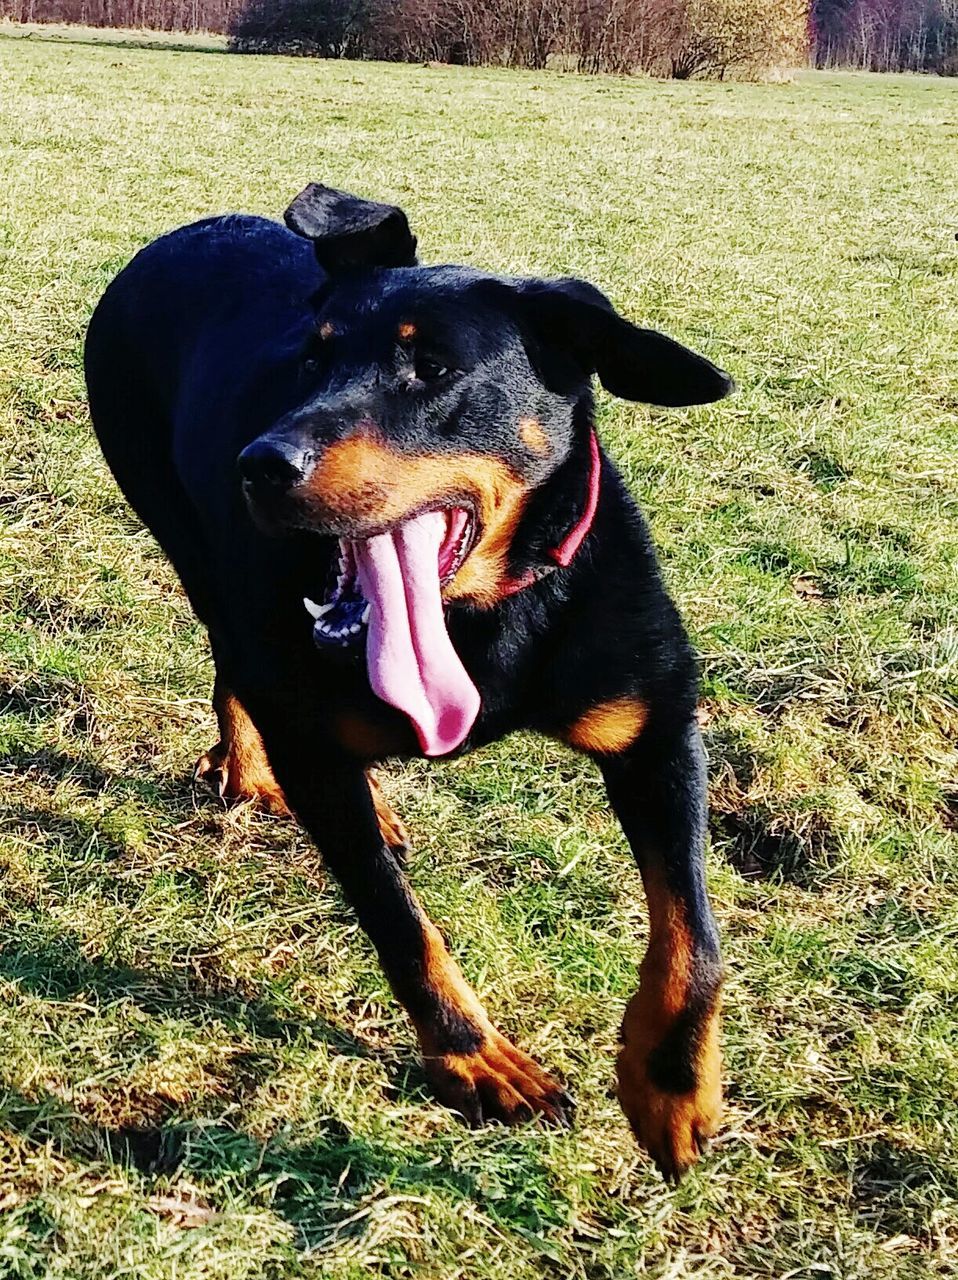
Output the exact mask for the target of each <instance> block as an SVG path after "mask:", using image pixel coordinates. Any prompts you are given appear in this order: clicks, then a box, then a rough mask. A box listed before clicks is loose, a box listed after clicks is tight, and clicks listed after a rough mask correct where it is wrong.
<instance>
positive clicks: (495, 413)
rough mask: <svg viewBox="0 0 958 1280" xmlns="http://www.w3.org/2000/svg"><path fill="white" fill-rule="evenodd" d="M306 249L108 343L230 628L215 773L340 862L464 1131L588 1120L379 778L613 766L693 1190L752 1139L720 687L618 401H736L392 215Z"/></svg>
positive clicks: (146, 278)
mask: <svg viewBox="0 0 958 1280" xmlns="http://www.w3.org/2000/svg"><path fill="white" fill-rule="evenodd" d="M285 223H286V225H285V226H283V225H281V224H280V223H278V222H273V221H270V220H268V219H265V218H259V217H252V216H245V215H229V216H224V217H217V218H211V219H207V220H204V221H201V222H197V223H194V224H192V225H190V226H186V227H182V228H180V229H179V230H176V231H173V232H172V233H170V234H169V235H166V236H164V237H162V238H160V239H159V240H156V241H154V242H153V243H152V244H150V245H148V246H147V247H146V248H144V249H143V250H142V251H141V252H140V253H139V254H138V255H137V256H136V257H135V258H134V259H133V261H132V262H131V263H130V264H129V265H128V266H127V267H125V268H124V269H123V270H122V271H121V272H120V274H119V275H118V276H117V277H116V279H115V280H114V281H113V282H112V283H111V284H110V285H109V287H108V288H107V290H106V292H105V294H104V295H103V297H102V299H101V301H100V302H99V304H98V306H97V308H96V310H95V313H94V315H93V317H92V319H91V322H90V326H89V331H88V334H87V340H86V347H85V369H86V379H87V386H88V390H89V401H90V411H91V416H92V420H93V424H94V429H95V431H96V434H97V437H98V439H99V442H100V445H101V447H102V450H103V453H104V455H105V457H106V460H107V462H108V464H109V466H110V468H111V470H112V471H113V474H114V476H115V477H116V480H117V481H118V483H119V485H120V488H121V489H122V491H123V493H124V494H125V496H126V498H127V500H128V501H129V503H130V504H131V506H132V507H133V508H134V509H135V511H136V512H137V513H138V515H139V516H140V518H141V519H142V520H143V522H144V523H145V524H146V525H147V526H148V527H149V528H150V529H151V530H152V532H153V534H154V535H155V536H156V538H157V540H158V541H159V543H160V545H161V547H162V548H163V550H164V551H165V553H166V555H167V556H168V557H169V559H170V560H171V562H172V564H173V566H174V568H175V569H176V572H177V574H178V575H179V578H180V580H181V582H182V584H183V587H184V589H185V591H186V594H187V596H188V598H189V600H190V603H191V604H192V607H193V609H194V610H195V612H196V614H197V616H198V617H199V618H200V620H201V621H202V622H203V623H204V624H205V626H206V628H207V630H208V632H209V636H210V641H211V647H212V652H213V658H214V662H215V667H216V675H215V684H214V690H213V705H214V708H215V711H216V715H217V718H218V723H219V732H220V738H219V742H218V744H217V745H216V746H215V747H214V748H212V750H211V751H209V752H208V753H207V754H206V755H205V756H204V757H203V758H202V759H201V760H200V762H199V765H198V766H197V772H198V774H199V775H200V776H205V777H206V779H207V781H209V782H211V783H212V784H214V785H215V787H216V789H217V790H218V791H219V793H220V794H221V795H222V796H224V797H226V798H239V797H255V798H257V799H258V800H260V801H261V802H262V803H264V804H265V805H266V806H267V807H268V808H270V809H273V810H274V811H283V810H286V809H288V810H289V811H291V812H292V814H294V815H295V817H296V818H297V819H298V821H299V822H300V823H301V824H302V825H303V827H304V828H305V829H306V831H307V832H308V834H309V835H310V836H311V837H312V839H313V840H314V841H315V842H316V844H317V846H318V847H319V849H320V851H321V853H322V855H323V858H324V861H325V863H326V865H327V866H328V868H329V869H330V871H331V872H332V874H333V875H334V876H335V877H336V878H337V879H338V881H339V883H340V884H341V886H342V889H343V891H344V893H345V895H346V898H347V899H348V901H349V903H350V904H351V906H352V909H353V910H354V911H355V914H356V916H357V917H358V920H359V923H360V925H361V926H362V928H363V929H364V930H365V932H366V933H367V934H368V935H369V937H370V939H371V940H372V942H373V944H374V946H375V948H376V951H377V953H378V955H379V958H380V961H381V963H382V965H383V968H384V970H385V973H386V975H387V977H388V979H389V983H390V985H391V987H392V990H393V991H394V992H395V994H396V996H397V997H398V999H399V1000H400V1001H401V1002H402V1004H403V1005H404V1006H405V1008H406V1010H407V1011H408V1013H409V1016H410V1018H411V1020H412V1022H413V1024H414V1026H415V1029H416V1032H417V1035H418V1040H419V1044H420V1047H421V1051H422V1055H423V1060H424V1064H425V1069H426V1073H427V1076H428V1079H429V1081H430V1084H431V1087H432V1088H433V1090H434V1092H435V1094H436V1095H437V1096H438V1098H439V1099H440V1100H441V1101H442V1102H443V1103H445V1104H446V1105H447V1106H449V1107H451V1108H453V1109H455V1110H456V1111H457V1112H459V1113H461V1115H462V1116H463V1117H464V1118H465V1119H466V1121H468V1122H469V1123H473V1124H477V1123H480V1122H482V1121H486V1120H498V1121H502V1122H505V1123H515V1122H518V1121H521V1120H524V1119H527V1118H530V1117H540V1118H542V1119H544V1120H546V1121H551V1122H559V1123H562V1122H566V1121H568V1119H569V1118H570V1114H571V1109H572V1104H571V1101H570V1099H569V1097H568V1095H567V1094H566V1092H565V1091H564V1089H563V1087H562V1086H561V1085H560V1084H559V1083H558V1082H557V1081H556V1080H555V1079H553V1077H552V1076H550V1075H549V1074H548V1073H547V1072H546V1071H545V1070H544V1069H543V1068H542V1067H540V1066H539V1065H538V1064H537V1063H536V1062H534V1061H533V1060H532V1058H530V1057H529V1056H528V1055H527V1054H525V1053H524V1052H523V1051H522V1050H521V1049H519V1048H517V1047H516V1046H515V1045H513V1044H512V1043H510V1041H509V1040H507V1039H506V1038H505V1037H504V1036H503V1035H501V1034H500V1032H499V1031H497V1030H496V1028H495V1026H494V1025H493V1024H492V1022H491V1021H490V1018H489V1017H488V1015H487V1013H486V1012H485V1010H484V1008H483V1006H482V1004H481V1003H480V1001H479V999H478V997H477V996H476V995H475V994H474V993H473V991H472V990H471V989H470V988H469V986H468V984H467V983H466V981H465V979H464V978H463V976H462V973H461V972H460V970H459V968H458V967H457V965H456V963H455V962H454V960H453V959H452V957H451V956H450V954H449V952H448V950H447V948H446V945H445V943H444V941H443V938H442V936H441V935H440V932H439V930H438V929H437V928H436V927H435V925H433V924H432V922H431V921H430V920H429V918H428V917H427V916H426V914H425V913H424V911H423V909H422V907H421V906H420V905H419V903H418V901H417V899H416V897H415V896H414V894H413V891H412V889H411V888H410V885H409V882H408V880H407V878H406V874H405V869H404V861H405V856H404V855H405V848H406V835H405V831H404V829H403V826H402V823H401V821H400V820H399V819H398V818H397V817H396V816H395V815H394V814H393V813H392V812H391V811H390V809H389V807H388V806H387V804H386V803H385V801H384V799H383V797H382V795H381V793H380V791H379V789H378V787H377V785H376V783H375V775H374V772H373V769H374V766H375V765H376V764H377V763H378V762H380V761H382V760H384V759H388V758H410V757H418V756H427V757H439V758H443V757H450V756H453V755H457V754H459V753H462V752H465V751H469V750H471V749H473V748H475V747H480V746H483V745H485V744H486V743H490V742H493V741H496V740H497V739H500V738H502V737H503V736H504V735H506V734H508V733H511V732H513V731H515V730H534V731H538V732H539V733H543V734H548V735H551V736H552V737H553V738H556V739H559V740H561V741H562V742H564V743H567V744H568V745H569V746H571V747H572V748H574V749H576V750H577V751H579V752H584V753H585V754H586V755H588V756H590V757H592V759H593V760H594V761H595V762H596V764H597V765H598V767H599V769H600V770H601V773H602V776H603V778H604V781H605V786H606V789H607V793H608V797H609V802H610V804H611V806H612V808H613V810H614V811H615V813H616V815H617V816H618V818H619V820H620V822H621V825H622V828H623V830H624V832H625V835H626V837H627V840H628V842H629V845H630V847H631V849H632V851H633V853H634V855H635V858H636V860H637V862H638V865H639V868H640V870H641V874H642V879H643V883H644V888H645V892H646V896H647V899H648V908H649V920H650V935H649V943H648V948H647V951H646V954H645V957H644V959H643V961H642V965H641V975H640V982H639V985H638V990H637V992H636V994H635V995H634V996H633V997H632V999H631V1000H630V1001H629V1003H628V1005H627V1007H626V1009H625V1014H624V1020H623V1024H622V1034H621V1042H622V1043H621V1050H620V1053H619V1056H618V1059H617V1064H616V1073H617V1081H618V1085H617V1093H618V1097H619V1099H620V1102H621V1105H622V1108H623V1110H624V1112H625V1115H626V1117H627V1118H628V1121H629V1123H630V1124H631V1127H632V1130H633V1132H634V1133H635V1136H636V1138H637V1139H638V1141H639V1143H640V1144H641V1145H642V1146H643V1147H644V1148H645V1149H646V1150H647V1151H648V1152H649V1153H650V1155H651V1156H652V1158H653V1159H654V1161H655V1163H656V1164H657V1166H658V1168H659V1169H660V1170H661V1172H662V1173H663V1174H664V1175H665V1176H666V1177H667V1178H669V1179H677V1178H679V1177H680V1176H681V1175H682V1173H683V1172H684V1171H685V1170H686V1169H687V1168H688V1167H689V1166H690V1165H691V1164H692V1163H693V1162H694V1161H695V1160H696V1158H697V1157H698V1155H699V1154H700V1152H701V1150H702V1149H703V1148H704V1146H705V1144H706V1141H707V1139H708V1138H709V1136H710V1135H711V1134H713V1133H714V1131H715V1128H716V1125H717V1123H718V1120H719V1116H720V1110H721V1062H720V1050H719V1005H720V988H721V983H722V963H721V958H720V948H719V941H718V936H717V931H716V926H715V922H714V919H713V915H712V911H711V908H710V905H709V901H708V897H707V894H706V886H705V875H704V866H703V856H704V843H705V832H706V767H705V759H704V753H703V748H702V744H701V740H700V734H699V729H698V722H697V718H696V705H697V698H698V689H697V683H698V677H697V669H696V663H695V658H694V655H693V652H692V650H691V647H690V644H689V641H688V639H687V637H686V633H685V631H684V629H683V626H682V623H681V621H680V618H679V616H678V613H677V611H676V609H675V607H674V606H673V604H672V603H671V601H670V599H669V597H668V595H667V594H666V591H665V588H664V586H663V583H662V580H661V577H660V573H659V569H658V566H657V560H656V556H655V552H654V549H653V546H652V543H651V540H650V536H649V533H648V530H647V527H646V525H645V523H644V521H643V518H642V516H641V514H640V512H639V510H638V508H637V506H636V504H635V502H634V501H633V499H632V498H631V496H630V495H629V493H628V491H627V488H626V486H625V484H624V482H623V480H622V477H621V476H620V474H619V472H618V470H617V469H616V467H615V465H614V464H613V462H612V461H610V459H609V457H608V456H607V454H606V452H605V450H604V449H603V447H602V445H601V443H600V441H599V439H598V437H597V434H596V428H595V424H594V416H595V415H594V403H593V392H592V378H593V375H596V376H597V377H598V379H599V381H600V382H601V383H602V385H603V386H604V387H605V388H606V389H607V390H608V391H609V392H611V393H612V394H613V395H616V396H620V397H624V398H625V399H628V400H634V401H645V402H648V403H651V404H656V405H663V406H679V405H691V404H704V403H708V402H710V401H715V400H718V399H720V398H721V397H723V396H725V395H727V394H728V393H729V392H730V390H731V389H732V382H731V380H730V378H729V376H728V375H727V374H726V373H724V372H722V370H720V369H719V368H717V367H716V366H715V365H714V364H712V363H710V362H709V361H708V360H706V359H705V358H703V357H702V356H700V355H697V354H695V353H693V352H692V351H689V350H688V349H686V348H685V347H683V346H681V345H679V344H678V343H677V342H674V341H672V340H671V339H670V338H668V337H665V336H664V335H662V334H659V333H656V332H654V331H651V330H646V329H640V328H637V327H635V326H634V325H632V324H631V323H629V321H628V320H626V319H624V318H623V317H622V316H620V315H619V314H618V313H617V312H616V311H615V309H614V308H613V306H612V305H611V303H610V302H609V301H608V299H607V298H606V297H605V296H604V295H603V294H602V293H601V292H600V291H599V290H598V289H596V288H594V287H593V286H591V285H589V284H587V283H585V282H584V281H581V280H578V279H571V278H569V279H556V280H545V279H527V278H511V277H502V276H494V275H489V274H485V273H483V272H481V271H478V270H473V269H471V268H467V267H463V266H421V265H419V264H418V261H417V256H416V239H415V237H414V236H413V234H412V232H411V230H410V227H409V222H408V219H407V217H406V215H405V213H404V212H403V211H402V210H401V209H399V208H396V207H394V206H390V205H384V204H379V203H376V202H374V201H370V200H365V199H360V198H359V197H357V196H353V195H349V194H347V193H345V192H341V191H336V190H333V189H331V188H328V187H325V186H322V185H320V184H316V183H314V184H311V185H310V186H308V187H307V188H306V189H305V190H304V191H303V192H302V193H301V194H300V195H299V196H298V197H297V198H296V199H295V200H294V201H293V203H292V205H291V206H290V208H289V209H288V210H287V212H286V215H285Z"/></svg>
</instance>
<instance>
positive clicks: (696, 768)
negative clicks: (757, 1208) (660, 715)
mask: <svg viewBox="0 0 958 1280" xmlns="http://www.w3.org/2000/svg"><path fill="white" fill-rule="evenodd" d="M599 763H600V766H601V768H602V772H603V774H604V777H605V781H606V787H607V789H608V793H609V799H610V800H611V803H612V807H613V808H614V810H615V812H616V814H617V816H618V818H619V820H620V822H621V823H622V827H623V829H624V831H625V834H626V837H627V839H628V841H629V844H630V846H631V848H632V852H633V854H634V855H635V858H636V861H637V862H638V864H639V869H640V871H641V873H642V880H643V883H644V885H645V892H646V897H647V898H648V905H649V943H648V949H647V951H646V954H645V958H644V960H643V961H642V967H641V980H640V984H639V989H638V991H637V992H636V994H635V995H634V996H633V997H632V999H631V1000H630V1001H629V1004H628V1006H627V1008H626V1012H625V1018H624V1021H623V1024H622V1041H623V1044H622V1049H621V1052H620V1054H619V1059H618V1063H617V1072H618V1079H619V1099H620V1101H621V1103H622V1108H623V1110H624V1111H625V1114H626V1116H627V1117H628V1120H629V1123H630V1124H631V1126H632V1129H633V1131H634V1133H635V1135H636V1137H637V1138H638V1140H639V1142H640V1143H641V1144H642V1145H643V1146H644V1147H645V1148H646V1150H648V1151H649V1153H650V1154H651V1155H652V1157H653V1159H654V1160H655V1162H656V1164H657V1165H658V1167H659V1169H660V1170H661V1171H662V1173H663V1174H664V1175H665V1176H666V1177H667V1178H670V1179H678V1178H679V1177H680V1176H681V1175H682V1173H684V1171H685V1170H686V1169H687V1168H688V1166H689V1165H690V1164H692V1163H693V1162H694V1161H695V1160H696V1158H697V1157H698V1155H699V1153H700V1151H701V1150H702V1149H703V1147H704V1145H705V1142H706V1140H707V1139H708V1138H709V1136H710V1135H711V1134H712V1133H714V1131H715V1128H716V1126H717V1124H718V1120H719V1116H720V1112H721V1101H722V1084H721V1056H720V1052H719V1042H718V1031H719V990H720V987H721V982H722V965H721V959H720V954H719V945H718V937H717V933H716V928H715V921H714V919H713V917H712V911H711V908H710V906H709V901H708V896H707V893H706V887H705V869H704V861H703V854H704V844H705V829H706V771H705V755H704V751H703V749H702V743H701V739H700V735H699V731H698V727H697V725H696V724H695V723H694V722H693V723H690V724H688V725H686V726H684V727H683V728H681V729H679V730H678V731H676V732H672V733H669V732H663V731H662V730H661V729H659V730H655V729H653V728H652V726H651V725H650V726H649V727H648V728H647V729H646V730H645V731H644V732H643V733H642V734H640V736H639V737H638V738H637V740H636V741H634V742H633V743H632V744H631V745H630V746H629V747H628V748H627V749H626V750H624V751H623V752H621V753H619V754H615V755H611V754H606V755H603V756H600V757H599Z"/></svg>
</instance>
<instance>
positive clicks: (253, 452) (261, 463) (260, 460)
mask: <svg viewBox="0 0 958 1280" xmlns="http://www.w3.org/2000/svg"><path fill="white" fill-rule="evenodd" d="M310 461H311V460H310V456H309V454H308V453H307V452H306V451H305V450H304V449H301V448H299V446H298V445H295V444H291V443H290V442H289V441H288V440H270V439H269V438H268V437H260V439H259V440H254V441H253V443H252V444H248V445H247V446H246V448H245V449H244V450H243V452H242V453H241V454H240V456H239V458H238V459H237V466H238V467H239V472H240V475H241V476H242V477H243V479H244V480H247V481H249V483H250V484H252V485H254V486H255V487H256V488H260V489H265V488H270V489H292V488H293V486H294V485H297V484H302V482H303V481H304V480H305V479H306V477H307V475H308V474H309V471H310Z"/></svg>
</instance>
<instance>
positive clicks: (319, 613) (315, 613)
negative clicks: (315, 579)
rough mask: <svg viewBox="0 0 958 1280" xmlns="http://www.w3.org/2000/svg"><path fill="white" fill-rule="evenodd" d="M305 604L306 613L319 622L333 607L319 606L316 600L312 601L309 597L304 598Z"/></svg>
mask: <svg viewBox="0 0 958 1280" xmlns="http://www.w3.org/2000/svg"><path fill="white" fill-rule="evenodd" d="M303 604H304V605H305V606H306V612H307V613H308V614H309V615H310V617H311V618H315V619H316V621H317V622H318V621H319V620H320V618H322V617H323V616H324V615H325V614H327V613H329V611H330V609H331V608H332V607H333V606H332V605H331V604H317V603H316V601H315V600H310V598H309V596H303Z"/></svg>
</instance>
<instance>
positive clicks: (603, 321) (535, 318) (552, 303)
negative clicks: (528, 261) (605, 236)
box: [517, 279, 735, 407]
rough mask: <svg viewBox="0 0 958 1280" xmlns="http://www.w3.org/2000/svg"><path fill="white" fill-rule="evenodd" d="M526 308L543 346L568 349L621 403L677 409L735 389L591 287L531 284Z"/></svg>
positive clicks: (522, 287) (526, 285)
mask: <svg viewBox="0 0 958 1280" xmlns="http://www.w3.org/2000/svg"><path fill="white" fill-rule="evenodd" d="M517 295H518V298H519V299H520V308H521V311H522V313H523V318H524V319H525V321H526V323H528V324H529V325H531V327H532V329H533V331H534V332H535V334H536V336H537V338H538V340H539V341H540V342H544V343H546V344H548V345H552V346H557V347H559V348H564V349H565V350H566V351H567V352H568V354H569V355H571V356H572V357H573V359H574V360H575V361H576V362H577V363H578V364H579V366H580V367H581V368H582V369H583V370H584V371H585V372H586V373H595V374H598V376H599V381H600V382H601V383H602V385H603V386H604V387H605V388H606V390H607V391H611V392H612V394H613V395H615V396H621V397H622V398H623V399H624V400H641V401H643V402H644V403H646V404H661V405H667V406H670V407H678V406H680V405H687V404H708V403H709V402H710V401H712V400H721V399H722V397H723V396H727V395H728V394H729V393H730V392H731V391H733V390H734V389H735V384H734V383H733V381H732V379H731V378H730V377H729V375H728V374H727V373H724V372H723V371H722V370H721V369H719V368H718V367H717V366H716V365H714V364H712V362H711V361H710V360H706V359H705V357H704V356H700V355H696V353H695V352H694V351H690V350H689V349H688V348H687V347H683V346H682V345H681V343H678V342H675V341H673V339H672V338H667V337H666V336H665V334H664V333H657V332H656V331H655V330H654V329H639V328H637V327H636V326H635V325H634V324H630V323H629V321H628V320H625V319H623V317H622V316H620V315H619V313H618V312H617V311H616V310H615V308H614V307H613V306H612V303H611V302H610V301H609V300H608V298H607V297H606V296H605V294H603V293H600V292H599V290H598V289H596V288H595V287H594V286H593V285H591V284H587V283H586V282H585V281H584V280H575V279H565V280H528V281H520V282H519V283H518V286H517Z"/></svg>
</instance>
